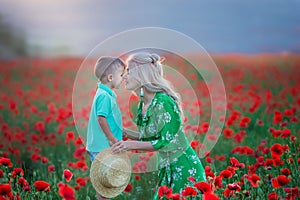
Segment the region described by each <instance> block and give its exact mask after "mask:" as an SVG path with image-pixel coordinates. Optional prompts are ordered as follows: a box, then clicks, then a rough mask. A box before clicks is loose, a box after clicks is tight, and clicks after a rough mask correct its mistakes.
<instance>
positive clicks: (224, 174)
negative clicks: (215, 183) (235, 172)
mask: <svg viewBox="0 0 300 200" xmlns="http://www.w3.org/2000/svg"><path fill="white" fill-rule="evenodd" d="M220 176H221V177H223V178H231V177H232V173H231V171H229V170H227V169H225V170H223V171H221V173H220Z"/></svg>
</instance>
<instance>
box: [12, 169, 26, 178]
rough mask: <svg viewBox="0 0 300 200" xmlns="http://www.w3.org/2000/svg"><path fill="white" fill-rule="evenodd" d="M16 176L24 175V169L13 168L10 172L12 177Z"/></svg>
mask: <svg viewBox="0 0 300 200" xmlns="http://www.w3.org/2000/svg"><path fill="white" fill-rule="evenodd" d="M16 176H24V171H23V169H22V168H14V169H13V172H12V177H13V178H16Z"/></svg>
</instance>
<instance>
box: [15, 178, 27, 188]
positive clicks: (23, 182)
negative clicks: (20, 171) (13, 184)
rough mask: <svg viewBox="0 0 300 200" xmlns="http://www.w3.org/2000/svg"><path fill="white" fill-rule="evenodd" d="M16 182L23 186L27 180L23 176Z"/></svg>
mask: <svg viewBox="0 0 300 200" xmlns="http://www.w3.org/2000/svg"><path fill="white" fill-rule="evenodd" d="M17 184H19V185H21V186H23V187H24V186H26V185H28V182H27V181H26V179H25V178H24V177H20V178H19V180H18V182H17Z"/></svg>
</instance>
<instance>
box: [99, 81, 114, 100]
mask: <svg viewBox="0 0 300 200" xmlns="http://www.w3.org/2000/svg"><path fill="white" fill-rule="evenodd" d="M98 88H100V89H102V90H104V91H106V92H107V93H108V94H110V96H112V97H114V98H116V97H117V95H116V93H115V92H114V91H112V89H110V88H109V87H107V86H106V85H104V84H101V83H98Z"/></svg>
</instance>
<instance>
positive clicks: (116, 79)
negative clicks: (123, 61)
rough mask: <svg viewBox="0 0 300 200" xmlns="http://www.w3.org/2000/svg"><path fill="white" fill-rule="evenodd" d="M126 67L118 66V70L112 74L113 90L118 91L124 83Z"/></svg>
mask: <svg viewBox="0 0 300 200" xmlns="http://www.w3.org/2000/svg"><path fill="white" fill-rule="evenodd" d="M124 70H125V69H124V67H123V66H121V65H118V67H117V70H116V71H115V72H114V73H113V74H112V81H111V83H112V88H116V89H118V88H119V87H120V85H121V83H122V81H123V75H124Z"/></svg>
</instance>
